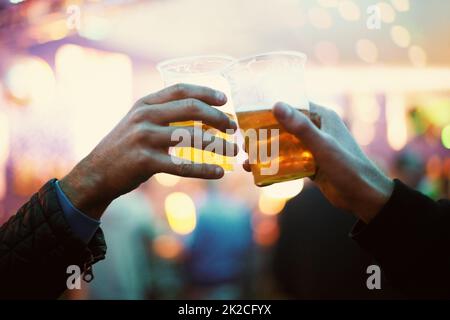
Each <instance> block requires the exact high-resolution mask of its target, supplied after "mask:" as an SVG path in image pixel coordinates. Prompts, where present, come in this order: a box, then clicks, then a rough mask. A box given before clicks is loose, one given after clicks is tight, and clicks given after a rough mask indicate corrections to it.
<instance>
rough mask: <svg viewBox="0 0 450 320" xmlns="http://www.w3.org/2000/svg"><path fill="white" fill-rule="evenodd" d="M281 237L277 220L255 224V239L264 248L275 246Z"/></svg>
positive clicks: (261, 221)
mask: <svg viewBox="0 0 450 320" xmlns="http://www.w3.org/2000/svg"><path fill="white" fill-rule="evenodd" d="M279 236H280V228H279V226H278V223H277V221H276V219H271V218H269V219H262V220H260V221H258V222H256V223H255V226H254V234H253V238H254V240H255V242H256V243H257V244H259V245H260V246H263V247H267V246H271V245H273V244H274V243H275V242H276V241H277V240H278V237H279Z"/></svg>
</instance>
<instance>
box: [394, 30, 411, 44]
mask: <svg viewBox="0 0 450 320" xmlns="http://www.w3.org/2000/svg"><path fill="white" fill-rule="evenodd" d="M391 38H392V41H394V43H395V44H396V45H397V46H399V47H400V48H407V47H409V45H410V43H411V35H410V33H409V31H408V29H406V28H405V27H403V26H399V25H396V26H393V27H392V28H391Z"/></svg>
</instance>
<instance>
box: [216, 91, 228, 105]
mask: <svg viewBox="0 0 450 320" xmlns="http://www.w3.org/2000/svg"><path fill="white" fill-rule="evenodd" d="M216 98H217V100H219V101H223V102H225V101H227V97H226V96H225V94H224V93H223V92H220V91H216Z"/></svg>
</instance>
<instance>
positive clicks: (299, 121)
mask: <svg viewBox="0 0 450 320" xmlns="http://www.w3.org/2000/svg"><path fill="white" fill-rule="evenodd" d="M273 113H274V115H275V117H276V118H277V120H278V122H279V123H280V124H281V125H282V126H283V127H284V128H285V129H286V131H288V132H289V133H291V134H293V135H295V136H296V137H297V138H299V139H300V140H301V141H302V143H303V144H304V145H305V147H306V148H308V149H309V150H311V151H312V152H313V153H315V152H317V151H318V150H320V149H321V148H322V147H323V146H324V144H325V143H326V141H325V138H324V136H323V134H322V132H321V131H320V129H319V128H317V127H316V125H315V124H314V123H313V122H312V121H311V120H310V119H309V118H308V117H307V116H306V115H305V114H303V113H302V112H301V111H299V110H297V109H294V108H293V107H291V106H290V105H288V104H287V103H284V102H278V103H277V104H275V106H274V108H273Z"/></svg>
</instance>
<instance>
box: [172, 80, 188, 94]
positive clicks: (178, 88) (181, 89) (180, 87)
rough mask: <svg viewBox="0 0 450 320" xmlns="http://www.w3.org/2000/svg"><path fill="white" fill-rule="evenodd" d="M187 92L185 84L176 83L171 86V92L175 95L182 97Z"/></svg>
mask: <svg viewBox="0 0 450 320" xmlns="http://www.w3.org/2000/svg"><path fill="white" fill-rule="evenodd" d="M187 91H188V86H187V84H185V83H177V84H175V85H173V92H174V93H175V94H177V95H184V94H186V93H187Z"/></svg>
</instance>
